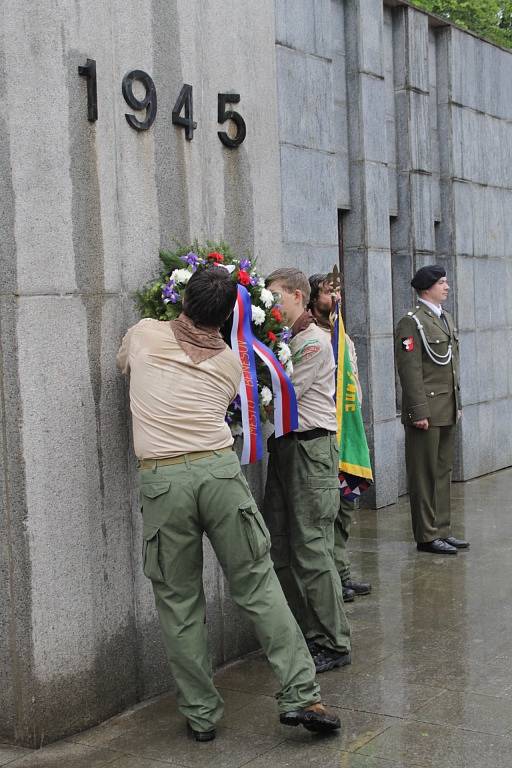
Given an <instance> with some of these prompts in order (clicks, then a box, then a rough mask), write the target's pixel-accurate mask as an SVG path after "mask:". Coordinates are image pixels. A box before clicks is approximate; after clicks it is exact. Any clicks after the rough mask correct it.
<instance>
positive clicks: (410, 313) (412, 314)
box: [407, 304, 420, 317]
mask: <svg viewBox="0 0 512 768" xmlns="http://www.w3.org/2000/svg"><path fill="white" fill-rule="evenodd" d="M419 308H420V305H419V304H416V308H415V310H414V312H408V313H407V317H414V315H415V314H416V312H417V311H418V309H419Z"/></svg>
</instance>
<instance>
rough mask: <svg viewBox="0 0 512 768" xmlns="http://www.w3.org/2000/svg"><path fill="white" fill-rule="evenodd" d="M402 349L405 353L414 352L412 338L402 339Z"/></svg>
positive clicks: (405, 337)
mask: <svg viewBox="0 0 512 768" xmlns="http://www.w3.org/2000/svg"><path fill="white" fill-rule="evenodd" d="M402 349H403V350H404V351H405V352H414V336H404V337H403V338H402Z"/></svg>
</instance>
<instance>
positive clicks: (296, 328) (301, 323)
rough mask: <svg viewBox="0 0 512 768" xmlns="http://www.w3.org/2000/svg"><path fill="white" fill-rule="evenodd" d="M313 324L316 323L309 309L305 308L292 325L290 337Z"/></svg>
mask: <svg viewBox="0 0 512 768" xmlns="http://www.w3.org/2000/svg"><path fill="white" fill-rule="evenodd" d="M313 324H315V325H316V324H317V322H316V320H315V318H314V317H313V315H312V314H311V312H310V311H309V309H305V310H304V312H303V313H302V315H301V316H300V317H298V318H297V319H296V321H295V322H294V324H293V325H292V337H293V336H296V335H297V334H298V333H300V332H301V331H305V330H306V328H309V326H310V325H313Z"/></svg>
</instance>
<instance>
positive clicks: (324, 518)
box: [304, 475, 340, 525]
mask: <svg viewBox="0 0 512 768" xmlns="http://www.w3.org/2000/svg"><path fill="white" fill-rule="evenodd" d="M304 503H305V505H307V516H308V519H309V520H310V522H312V523H314V524H315V525H329V524H331V523H334V521H335V520H336V517H337V515H338V511H339V507H340V484H339V480H338V478H337V477H316V476H315V475H310V476H309V477H308V481H307V488H306V489H305V493H304Z"/></svg>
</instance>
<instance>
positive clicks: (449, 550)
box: [416, 539, 457, 555]
mask: <svg viewBox="0 0 512 768" xmlns="http://www.w3.org/2000/svg"><path fill="white" fill-rule="evenodd" d="M416 547H417V549H418V551H419V552H433V553H434V554H435V555H456V554H457V550H456V548H455V547H452V546H450V544H447V543H446V541H443V539H434V541H425V542H423V543H421V542H420V543H419V544H416Z"/></svg>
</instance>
